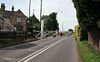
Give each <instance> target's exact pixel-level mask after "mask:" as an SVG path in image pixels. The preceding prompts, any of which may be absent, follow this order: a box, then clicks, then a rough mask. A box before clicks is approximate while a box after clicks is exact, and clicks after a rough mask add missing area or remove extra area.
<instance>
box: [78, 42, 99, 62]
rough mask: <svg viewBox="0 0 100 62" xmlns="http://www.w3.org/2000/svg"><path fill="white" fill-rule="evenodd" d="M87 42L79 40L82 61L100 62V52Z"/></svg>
mask: <svg viewBox="0 0 100 62" xmlns="http://www.w3.org/2000/svg"><path fill="white" fill-rule="evenodd" d="M87 42H88V41H79V42H78V50H79V54H80V58H81V60H82V62H100V53H99V52H97V51H95V50H94V49H93V48H91V47H90V45H89V44H88V43H87Z"/></svg>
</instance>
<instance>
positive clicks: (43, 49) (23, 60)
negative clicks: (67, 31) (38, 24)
mask: <svg viewBox="0 0 100 62" xmlns="http://www.w3.org/2000/svg"><path fill="white" fill-rule="evenodd" d="M63 39H64V38H63ZM63 39H60V40H58V41H56V42H54V43H51V44H50V45H48V46H46V47H44V48H42V49H40V50H38V51H36V52H34V53H32V54H30V55H28V56H26V57H24V58H22V59H21V60H18V61H17V62H28V61H30V60H31V59H33V58H35V57H36V56H38V55H40V54H41V53H43V52H45V51H47V50H48V49H50V48H52V47H53V46H55V45H56V44H58V43H59V42H61V41H62V40H63Z"/></svg>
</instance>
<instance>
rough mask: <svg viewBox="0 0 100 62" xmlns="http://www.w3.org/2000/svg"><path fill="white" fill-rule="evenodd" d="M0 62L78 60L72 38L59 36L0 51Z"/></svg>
mask: <svg viewBox="0 0 100 62" xmlns="http://www.w3.org/2000/svg"><path fill="white" fill-rule="evenodd" d="M0 62H79V59H78V53H77V46H76V42H75V40H74V38H73V36H69V37H60V36H59V37H55V38H54V37H50V38H47V39H42V40H38V41H35V42H29V43H25V44H21V45H16V46H12V47H7V48H3V49H0Z"/></svg>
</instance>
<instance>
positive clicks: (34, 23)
mask: <svg viewBox="0 0 100 62" xmlns="http://www.w3.org/2000/svg"><path fill="white" fill-rule="evenodd" d="M28 26H29V29H30V30H34V29H35V30H40V22H39V20H38V19H37V18H36V16H35V15H34V14H33V16H31V17H30V18H29V23H28Z"/></svg>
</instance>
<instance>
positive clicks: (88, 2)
mask: <svg viewBox="0 0 100 62" xmlns="http://www.w3.org/2000/svg"><path fill="white" fill-rule="evenodd" d="M73 2H74V6H75V8H76V11H77V18H78V22H79V24H80V26H81V27H82V29H84V30H87V31H91V30H93V29H96V28H98V27H97V20H98V19H99V20H100V12H99V11H100V8H99V7H100V2H95V1H94V0H73Z"/></svg>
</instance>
